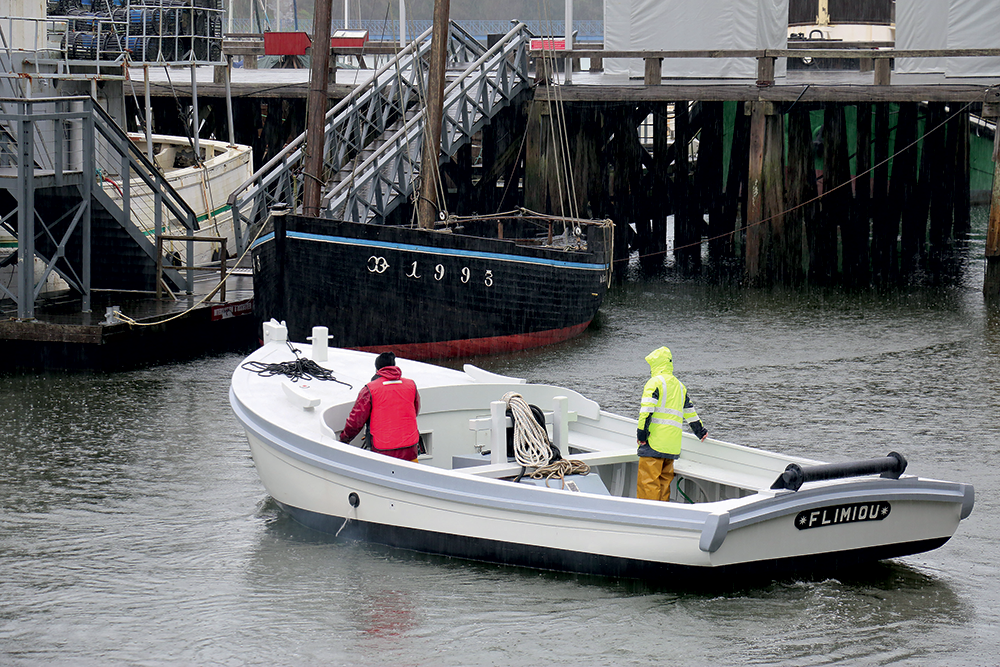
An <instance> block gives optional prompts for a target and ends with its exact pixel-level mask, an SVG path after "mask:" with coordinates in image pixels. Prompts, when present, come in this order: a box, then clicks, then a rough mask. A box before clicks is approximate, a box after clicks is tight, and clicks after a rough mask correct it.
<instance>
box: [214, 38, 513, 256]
mask: <svg viewBox="0 0 1000 667" xmlns="http://www.w3.org/2000/svg"><path fill="white" fill-rule="evenodd" d="M430 34H431V30H430V29H428V30H427V31H426V32H424V33H423V34H422V35H420V36H419V37H418V38H417V39H416V40H414V41H413V42H412V43H411V44H410V45H409V46H407V47H406V49H404V50H403V51H401V52H400V53H399V55H398V56H397V57H396V58H395V59H393V60H391V61H389V62H388V63H386V64H385V65H384V66H383V67H382V68H381V69H379V70H377V71H376V72H375V74H374V75H373V77H372V78H371V80H370V81H369V82H368V83H367V84H364V85H363V86H359V87H358V88H357V89H355V90H354V91H353V92H352V93H351V94H350V95H348V97H346V98H344V99H343V100H341V101H340V102H339V103H338V104H337V105H336V106H334V108H333V109H331V110H330V111H329V112H328V113H327V116H326V118H327V122H326V132H325V152H324V194H323V209H324V211H323V215H324V216H326V217H331V218H332V217H337V218H340V219H344V220H353V221H357V222H374V223H379V222H382V221H383V220H384V218H385V216H386V215H387V214H388V213H390V212H391V211H392V210H393V209H394V208H396V207H397V206H399V205H400V204H401V203H403V202H405V201H406V198H407V197H408V196H409V195H410V194H411V193H412V192H413V189H414V183H415V180H416V179H417V178H418V177H419V174H420V167H419V161H420V147H421V139H422V135H423V132H422V128H423V122H424V115H425V111H424V106H423V104H422V99H423V95H422V91H423V90H424V89H425V88H426V79H427V66H426V59H427V56H428V54H429V52H430ZM529 36H530V35H529V32H528V30H527V28H526V26H525V25H524V24H523V23H519V24H517V25H516V26H515V27H514V28H513V29H511V30H510V31H509V32H508V33H507V34H506V35H504V36H503V37H502V38H501V39H500V40H499V41H498V42H497V43H496V44H495V45H494V46H493V47H491V48H490V49H488V50H487V49H486V48H484V47H483V46H482V45H481V44H480V43H479V42H478V41H476V40H475V39H474V38H473V37H472V36H471V35H469V34H468V33H467V32H466V31H465V30H463V29H462V28H461V27H459V26H458V25H457V24H455V23H454V22H452V23H451V25H450V30H449V42H448V54H449V56H448V62H449V65H448V68H449V72H448V77H447V78H448V80H449V81H450V83H449V84H448V85H447V87H446V89H445V103H444V118H443V128H442V140H441V154H440V159H441V160H445V159H447V158H448V157H451V156H453V155H454V154H455V153H456V152H457V151H458V149H459V148H461V147H462V146H463V145H465V144H467V143H469V142H470V141H471V139H472V136H473V135H474V134H475V133H476V132H478V131H479V130H481V129H482V127H483V126H484V125H486V124H488V123H489V120H490V119H491V118H493V117H494V116H495V115H496V114H497V113H499V111H500V110H502V109H503V108H504V107H506V106H507V105H509V104H510V102H511V100H512V99H513V98H514V97H516V96H517V95H518V94H519V93H521V92H522V91H523V90H526V89H527V88H528V87H529V86H530V78H529V75H528V46H529ZM304 150H305V134H304V133H303V134H302V135H300V136H299V137H298V138H296V139H295V140H294V141H292V142H291V143H290V144H289V145H288V146H287V147H286V148H285V150H283V151H282V152H281V153H279V154H278V155H276V156H275V157H274V158H273V159H272V160H270V161H269V162H268V163H267V164H266V165H264V166H263V167H262V168H261V169H259V170H258V171H257V173H255V174H254V176H253V177H252V178H251V179H250V180H248V181H247V183H245V184H243V185H242V186H240V188H239V189H238V190H237V191H236V192H234V193H233V194H232V195H231V196H230V198H229V204H230V206H232V209H233V215H234V224H235V226H236V239H237V245H238V246H239V248H240V252H242V251H243V250H244V249H245V248H246V246H247V245H248V244H250V243H252V242H253V240H254V238H253V236H254V235H255V234H259V232H260V230H261V228H262V227H263V223H264V220H265V219H266V218H267V215H268V212H269V210H270V208H271V207H272V206H273V205H274V204H277V203H283V204H286V205H288V206H289V207H290V208H291V210H293V211H299V210H301V199H302V193H301V190H302V188H301V170H302V164H303V161H304Z"/></svg>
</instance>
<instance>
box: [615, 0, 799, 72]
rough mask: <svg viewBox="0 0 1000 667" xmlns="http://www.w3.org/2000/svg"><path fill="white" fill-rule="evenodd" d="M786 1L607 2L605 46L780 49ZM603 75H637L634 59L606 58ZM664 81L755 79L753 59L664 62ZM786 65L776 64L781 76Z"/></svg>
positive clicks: (639, 67)
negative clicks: (677, 79)
mask: <svg viewBox="0 0 1000 667" xmlns="http://www.w3.org/2000/svg"><path fill="white" fill-rule="evenodd" d="M787 44H788V0H749V1H748V0H698V2H691V0H607V2H605V4H604V48H605V49H606V50H609V51H612V50H613V51H682V50H708V49H784V48H787ZM604 71H605V72H607V73H608V74H628V75H629V76H633V77H640V78H641V77H642V76H643V71H644V64H643V61H642V60H639V59H621V58H609V59H607V60H605V61H604ZM662 72H663V77H664V78H671V77H700V78H745V79H756V78H757V61H756V60H755V59H754V58H739V59H736V58H664V60H663V70H662ZM784 74H785V62H784V59H781V58H779V59H778V60H777V62H776V63H775V76H784Z"/></svg>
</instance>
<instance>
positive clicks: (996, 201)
mask: <svg viewBox="0 0 1000 667" xmlns="http://www.w3.org/2000/svg"><path fill="white" fill-rule="evenodd" d="M983 106H984V107H986V105H983ZM990 106H991V108H990V109H989V112H990V116H991V117H992V118H993V120H994V122H996V121H997V120H1000V119H998V114H997V107H996V106H995V104H994V105H990ZM984 110H985V109H984ZM998 166H1000V130H997V129H995V130H994V131H993V188H992V189H991V190H990V217H989V223H988V225H987V228H986V275H985V277H984V279H983V295H984V296H985V297H986V298H987V300H988V301H989V302H991V303H996V302H997V301H998V300H1000V169H998Z"/></svg>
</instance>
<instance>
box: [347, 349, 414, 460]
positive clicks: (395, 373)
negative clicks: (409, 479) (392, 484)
mask: <svg viewBox="0 0 1000 667" xmlns="http://www.w3.org/2000/svg"><path fill="white" fill-rule="evenodd" d="M375 370H376V374H375V377H374V378H372V381H371V382H369V383H368V384H366V385H365V386H364V387H362V388H361V391H360V392H358V398H357V400H356V401H355V402H354V407H353V408H352V409H351V414H350V415H348V417H347V423H346V424H344V430H343V431H341V433H340V441H341V442H350V441H351V440H354V437H355V436H356V435H357V434H358V433H360V432H361V429H363V428H364V427H365V424H366V423H367V424H368V430H369V433H370V434H371V447H372V451H376V452H379V453H380V454H385V455H386V456H392V457H395V458H397V459H403V460H405V461H416V460H417V444H418V442H419V441H420V432H419V431H418V430H417V414H418V413H419V412H420V394H419V393H418V392H417V385H416V383H415V382H413V380H410V379H408V378H404V377H403V372H402V371H401V370H399V366H397V365H396V355H394V354H393V353H392V352H383V353H382V354H380V355H378V357H377V358H376V359H375Z"/></svg>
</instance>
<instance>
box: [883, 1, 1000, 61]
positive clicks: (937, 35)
mask: <svg viewBox="0 0 1000 667" xmlns="http://www.w3.org/2000/svg"><path fill="white" fill-rule="evenodd" d="M943 26H946V28H945V29H942V27H943ZM896 48H897V49H997V48H1000V11H997V3H996V0H896ZM895 69H896V72H898V73H901V74H902V73H914V74H915V73H922V74H923V73H933V72H937V73H941V72H943V73H944V74H945V76H948V77H968V76H1000V58H979V57H976V58H897V59H896V65H895Z"/></svg>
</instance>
